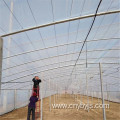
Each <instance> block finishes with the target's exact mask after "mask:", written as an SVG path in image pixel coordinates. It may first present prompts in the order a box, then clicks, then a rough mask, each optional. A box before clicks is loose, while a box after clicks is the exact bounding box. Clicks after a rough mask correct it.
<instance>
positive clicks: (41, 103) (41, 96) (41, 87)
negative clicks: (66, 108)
mask: <svg viewBox="0 0 120 120" xmlns="http://www.w3.org/2000/svg"><path fill="white" fill-rule="evenodd" d="M40 87H41V88H40V92H41V119H40V120H42V105H43V99H42V83H41V85H40Z"/></svg>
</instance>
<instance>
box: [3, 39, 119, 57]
mask: <svg viewBox="0 0 120 120" xmlns="http://www.w3.org/2000/svg"><path fill="white" fill-rule="evenodd" d="M115 39H116V40H119V39H120V38H104V39H96V40H88V41H87V42H88V43H89V42H96V41H106V40H107V41H110V40H115ZM83 42H84V41H76V42H71V43H65V44H61V45H56V46H51V47H47V48H41V49H37V50H31V51H27V52H22V53H18V54H15V55H11V56H8V57H4V58H3V59H8V58H12V57H16V56H19V55H23V54H31V53H34V52H38V51H40V50H46V49H52V48H58V47H63V46H66V45H72V44H77V43H78V44H79V43H83Z"/></svg>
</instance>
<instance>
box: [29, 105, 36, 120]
mask: <svg viewBox="0 0 120 120" xmlns="http://www.w3.org/2000/svg"><path fill="white" fill-rule="evenodd" d="M31 112H32V120H35V108H34V107H28V115H27V120H30V115H31Z"/></svg>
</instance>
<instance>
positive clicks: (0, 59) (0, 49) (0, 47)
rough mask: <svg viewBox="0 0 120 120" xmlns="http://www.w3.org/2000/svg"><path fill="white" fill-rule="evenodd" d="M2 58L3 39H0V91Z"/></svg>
mask: <svg viewBox="0 0 120 120" xmlns="http://www.w3.org/2000/svg"><path fill="white" fill-rule="evenodd" d="M2 56H3V39H2V38H1V37H0V90H1V81H2ZM0 93H1V92H0Z"/></svg>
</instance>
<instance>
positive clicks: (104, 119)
mask: <svg viewBox="0 0 120 120" xmlns="http://www.w3.org/2000/svg"><path fill="white" fill-rule="evenodd" d="M99 69H100V82H101V97H102V105H103V120H106V113H105V106H104V94H103V78H102V67H101V63H99Z"/></svg>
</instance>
